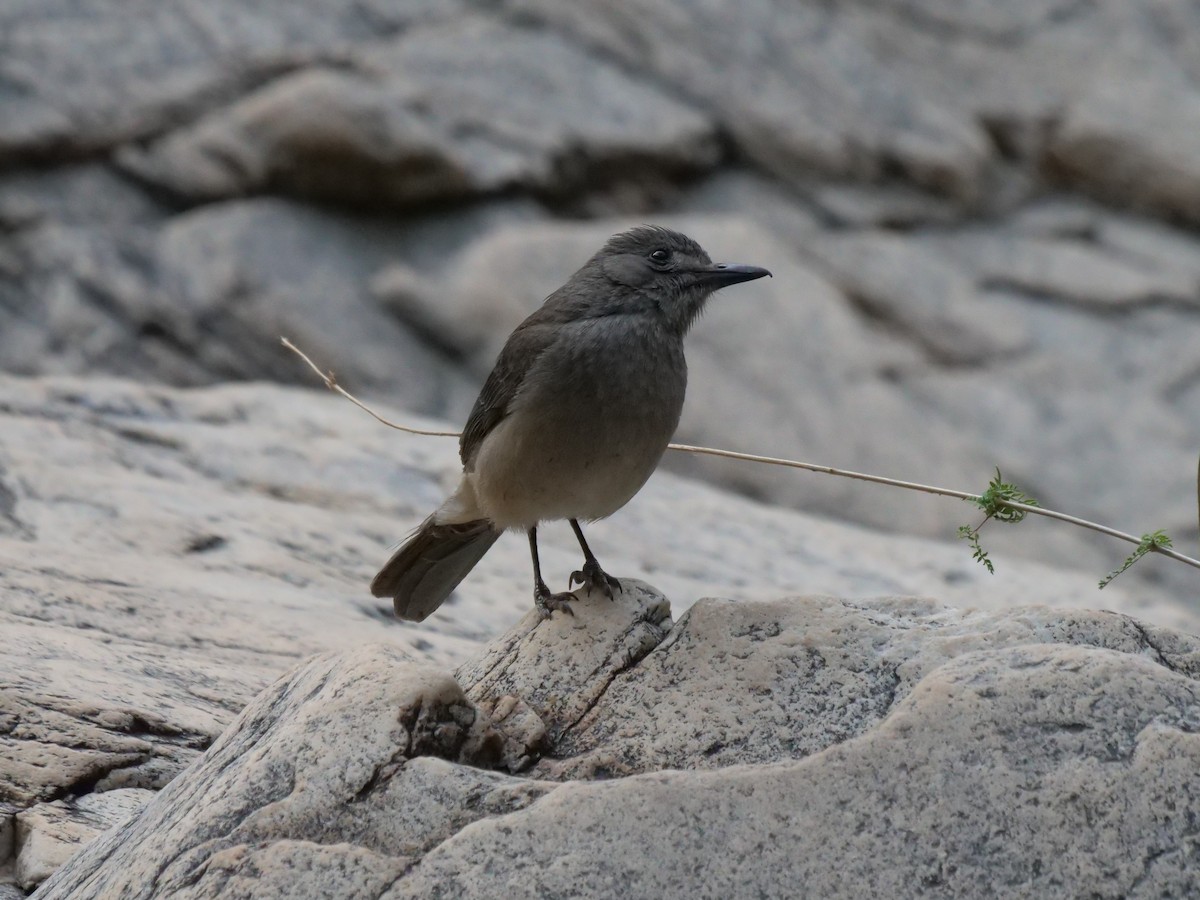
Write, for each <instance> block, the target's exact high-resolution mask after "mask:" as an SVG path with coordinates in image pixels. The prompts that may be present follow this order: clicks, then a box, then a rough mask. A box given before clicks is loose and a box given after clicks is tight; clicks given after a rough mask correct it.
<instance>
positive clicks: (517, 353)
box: [458, 307, 562, 469]
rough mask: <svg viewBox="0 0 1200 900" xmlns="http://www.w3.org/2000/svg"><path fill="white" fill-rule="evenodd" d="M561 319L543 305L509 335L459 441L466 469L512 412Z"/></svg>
mask: <svg viewBox="0 0 1200 900" xmlns="http://www.w3.org/2000/svg"><path fill="white" fill-rule="evenodd" d="M559 318H560V317H558V316H555V315H553V314H552V313H550V314H548V313H547V310H546V309H545V307H543V308H542V309H540V310H538V312H536V313H534V314H533V315H532V316H530V317H529V318H528V319H526V320H525V321H524V322H523V323H521V325H519V326H518V327H517V330H516V331H514V332H513V333H512V334H511V335H510V336H509V338H508V341H507V342H506V343H505V345H504V349H503V350H501V351H500V358H499V359H497V360H496V365H495V367H494V368H493V369H492V373H491V374H490V375H488V377H487V381H485V382H484V384H483V390H481V391H480V392H479V398H478V399H477V400H476V401H475V406H474V408H473V409H472V410H471V416H470V418H468V419H467V427H466V428H464V429H463V433H462V437H461V438H460V439H459V442H458V449H459V456H460V457H461V458H462V462H463V465H464V466H465V467H466V468H468V469H470V468H471V464H472V462H473V460H474V458H475V454H476V453H477V452H478V451H479V445H480V444H481V443H483V439H484V438H485V437H487V435H488V433H489V432H490V431H491V430H492V429H493V428H495V427H496V426H497V425H498V424H500V422H501V420H502V419H503V418H504V417H505V416H506V415H508V411H509V406H510V405H511V404H512V400H513V398H514V397H515V396H516V395H517V392H518V391H519V390H520V389H521V385H522V384H523V383H524V381H525V376H526V375H527V374H528V373H529V370H530V369H531V368H532V367H533V364H534V363H535V362H536V361H537V359H538V357H539V356H541V355H542V353H543V352H544V351H545V350H546V348H547V347H549V346H550V345H551V344H552V343H554V341H555V339H556V338H557V337H558V336H559V334H560V328H561V324H562V323H561V321H559Z"/></svg>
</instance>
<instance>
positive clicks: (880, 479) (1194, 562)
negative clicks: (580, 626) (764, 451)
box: [281, 338, 1200, 569]
mask: <svg viewBox="0 0 1200 900" xmlns="http://www.w3.org/2000/svg"><path fill="white" fill-rule="evenodd" d="M281 340H282V341H283V346H285V347H287V348H288V349H289V350H291V351H292V352H293V353H295V354H297V355H298V356H299V357H300V358H301V359H303V360H304V361H305V362H306V363H308V365H309V367H310V368H311V369H312V370H313V371H314V372H316V373H317V374H318V375H319V376H320V377H321V380H322V381H324V382H325V386H326V387H327V388H329V389H330V390H331V391H336V392H337V393H339V394H341V395H342V396H343V397H345V398H346V399H347V400H349V401H350V402H351V403H353V404H354V405H355V406H357V407H359V408H360V409H362V410H364V411H366V412H368V413H370V414H371V415H372V416H374V417H375V418H376V419H378V420H379V421H380V422H382V423H383V424H384V425H387V426H388V427H389V428H396V429H398V430H400V431H404V432H407V433H408V434H423V435H429V436H431V437H454V438H456V437H460V434H459V432H457V431H426V430H423V429H420V428H410V427H409V426H407V425H400V424H398V423H396V422H392V421H389V420H388V419H385V418H384V417H383V416H381V415H379V413H377V412H375V410H373V409H371V407H369V406H367V405H366V404H365V403H363V402H362V401H361V400H359V399H358V398H357V397H355V396H354V395H353V394H351V393H350V392H349V391H347V390H345V389H344V388H343V387H342V386H341V385H339V384H338V383H337V381H336V379H334V377H333V374H332V373H329V374H326V373H325V372H322V371H321V370H320V369H318V368H317V366H316V364H315V363H314V362H313V361H312V360H311V359H309V358H308V357H307V356H305V355H304V353H302V352H301V351H300V349H299V348H298V347H297V346H296V345H295V344H293V343H292V342H291V341H289V340H288V339H287V338H281ZM667 449H669V450H678V451H680V452H681V453H697V454H700V455H702V456H720V457H724V458H725V459H737V460H741V461H742V462H753V463H763V464H765V465H769V466H785V467H787V468H791V469H804V470H806V471H809V472H820V473H822V474H825V475H837V476H839V477H841V478H854V479H857V480H858V481H870V482H873V483H874V484H886V485H890V486H891V487H898V488H904V489H906V490H910V491H921V492H923V493H926V494H937V495H938V496H941V497H957V498H958V499H960V500H978V499H980V495H979V494H972V493H970V492H968V491H956V490H954V489H952V488H943V487H936V486H934V485H931V484H920V483H918V482H915V481H900V480H898V479H896V478H885V477H884V476H882V475H868V474H866V473H865V472H852V471H850V470H848V469H835V468H834V467H833V466H821V465H817V464H816V463H806V462H800V461H799V460H795V459H784V458H782V457H778V456H759V455H757V454H754V453H738V452H737V451H735V450H721V449H719V448H717V447H695V446H692V445H691V444H668V445H667ZM996 505H997V506H1004V507H1007V508H1008V509H1019V510H1021V511H1022V512H1027V513H1032V514H1034V515H1038V516H1045V517H1046V518H1047V519H1057V520H1058V521H1060V522H1067V523H1069V524H1071V525H1078V526H1079V527H1080V528H1087V529H1089V530H1090V531H1097V532H1099V533H1100V534H1106V535H1108V536H1109V537H1114V538H1117V539H1118V540H1121V541H1126V542H1128V543H1130V544H1134V545H1139V544H1141V543H1142V539H1141V538H1140V537H1137V536H1135V535H1132V534H1126V533H1125V532H1124V531H1117V530H1116V529H1115V528H1109V527H1108V526H1107V525H1100V524H1099V523H1097V522H1089V521H1088V520H1087V519H1080V518H1078V517H1076V516H1069V515H1067V514H1066V513H1060V512H1055V511H1054V510H1052V509H1046V508H1045V507H1041V506H1030V505H1029V504H1027V503H1017V502H1015V501H1012V500H997V501H996ZM1150 552H1153V553H1161V554H1162V555H1163V556H1168V557H1170V558H1171V559H1173V560H1176V561H1177V562H1181V563H1185V564H1186V565H1189V566H1191V567H1192V568H1195V569H1200V559H1193V558H1192V557H1190V556H1185V555H1184V554H1182V553H1180V552H1178V551H1177V550H1172V549H1170V548H1169V547H1158V546H1151V550H1150Z"/></svg>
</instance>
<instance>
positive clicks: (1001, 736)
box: [39, 586, 1200, 898]
mask: <svg viewBox="0 0 1200 900" xmlns="http://www.w3.org/2000/svg"><path fill="white" fill-rule="evenodd" d="M656 609H657V610H658V612H653V610H656ZM664 612H665V606H664V601H663V600H662V598H661V597H659V598H657V599H655V595H654V593H653V591H652V590H651V589H649V588H647V587H643V586H638V587H636V589H635V590H634V591H632V592H629V593H624V594H621V595H619V596H618V597H617V599H616V600H615V601H610V600H607V599H602V598H598V597H594V598H583V599H581V600H580V601H579V603H578V604H577V615H576V617H574V618H572V617H568V616H562V615H560V616H554V617H552V618H551V619H549V620H546V621H544V622H540V623H538V624H536V625H534V624H533V622H532V620H527V621H525V622H522V623H520V624H519V625H518V626H517V627H516V628H515V629H514V630H513V631H512V632H511V633H510V634H508V635H506V636H504V637H502V638H501V639H500V640H499V641H497V642H496V643H495V644H493V645H492V647H491V648H489V650H488V651H487V653H486V654H485V655H484V656H482V657H480V658H479V659H478V660H477V661H476V662H474V663H472V664H470V665H469V666H468V667H467V668H466V669H464V670H462V674H460V677H475V678H478V677H479V676H480V675H482V680H478V681H476V687H475V688H474V689H473V690H472V696H474V697H477V698H478V699H476V700H474V701H473V700H472V699H471V698H470V697H468V695H467V694H466V693H465V692H464V691H463V690H462V688H460V687H459V685H458V684H456V683H455V681H454V680H453V679H452V678H450V676H448V675H445V674H441V673H440V672H439V671H437V670H436V669H433V668H430V667H427V666H422V665H417V664H414V663H412V662H411V661H409V660H408V659H406V658H405V657H404V656H403V655H401V654H398V653H396V651H395V650H393V649H390V648H382V647H371V646H367V647H363V648H360V649H358V650H356V651H353V652H350V653H346V654H341V655H336V654H327V655H324V656H321V657H318V658H316V659H314V660H312V661H311V662H309V663H307V664H305V665H304V666H302V667H300V668H298V669H297V670H295V671H294V672H292V673H291V674H289V675H287V676H285V677H284V678H283V679H281V680H280V681H279V682H277V683H276V684H275V685H273V686H272V687H271V688H269V689H268V690H267V691H265V692H264V693H263V694H262V695H261V696H259V697H258V698H257V699H256V700H255V701H254V702H252V703H251V704H250V705H249V706H248V707H247V708H246V710H245V711H244V712H243V713H242V715H241V716H240V717H239V718H238V720H237V721H236V722H235V723H234V724H233V725H232V726H231V728H230V729H229V731H228V732H226V734H225V735H224V736H223V737H222V738H221V740H220V741H219V742H218V743H217V744H215V745H214V746H213V747H212V748H211V749H210V750H209V751H208V753H206V754H205V756H204V757H203V759H201V760H200V761H198V762H197V764H196V765H194V766H193V767H192V768H191V769H189V770H188V771H187V772H185V773H183V774H182V775H181V776H180V777H179V778H178V779H177V780H176V781H175V782H173V783H172V784H171V785H170V786H168V787H167V788H166V789H164V790H163V791H162V792H160V793H159V795H158V796H157V797H156V798H155V799H154V800H153V801H151V803H150V804H149V805H148V806H147V807H146V809H145V810H144V811H143V813H142V814H141V815H140V816H138V817H137V818H136V819H133V820H131V821H130V822H129V823H127V824H126V825H125V826H124V827H123V828H121V829H119V830H116V831H113V832H110V833H108V834H106V835H104V836H103V837H101V838H99V839H97V840H96V841H94V842H93V843H92V844H90V845H89V846H88V847H87V848H85V849H84V850H83V852H82V853H80V854H79V855H78V856H76V857H74V858H73V859H72V860H71V861H70V862H69V863H67V864H66V865H65V866H64V867H63V868H62V869H60V870H59V871H58V872H57V873H56V874H55V875H54V876H52V878H51V879H50V880H49V881H47V882H46V883H45V884H44V885H43V886H42V888H41V890H40V893H39V897H41V898H57V897H64V898H65V897H71V896H78V895H79V894H80V892H84V891H86V892H88V893H90V894H91V895H93V896H120V895H128V896H138V897H144V898H154V897H159V896H173V897H175V896H183V897H190V898H199V897H211V896H222V895H224V896H227V895H228V894H227V892H228V890H229V889H230V885H235V886H236V890H237V891H238V892H239V896H245V897H272V896H279V895H280V894H282V893H288V894H289V895H292V896H305V897H307V896H313V897H316V896H329V895H330V893H331V892H336V894H337V895H338V896H346V897H360V896H361V897H373V896H384V897H418V896H449V895H455V896H458V895H462V896H479V897H498V896H503V895H511V894H514V893H520V894H526V893H537V894H539V895H542V896H569V895H578V894H579V893H580V886H581V885H586V889H585V891H584V893H585V895H587V896H595V897H615V896H637V897H642V896H645V897H650V896H664V895H674V894H678V893H688V894H696V895H697V896H729V895H733V894H741V893H744V892H745V891H747V890H751V891H753V892H754V893H756V894H760V895H764V896H786V895H790V894H791V893H793V892H794V889H795V885H797V884H804V885H806V886H807V887H808V888H809V889H811V890H813V891H814V892H816V893H819V894H820V895H821V896H830V897H852V896H861V895H862V894H863V893H864V892H866V893H869V892H871V891H872V890H875V889H876V886H878V885H882V886H883V888H882V889H883V890H885V891H886V892H887V894H888V896H895V897H915V896H923V895H925V894H926V893H927V892H928V891H930V890H938V891H939V892H943V893H945V894H946V895H947V896H988V895H992V894H993V893H996V892H1003V891H1005V890H1007V889H1010V888H1014V886H1015V887H1018V888H1020V889H1021V890H1023V891H1025V892H1028V893H1030V894H1036V895H1038V896H1048V897H1057V896H1064V897H1065V896H1075V895H1077V892H1078V890H1080V888H1081V886H1082V888H1083V889H1085V890H1089V891H1094V892H1102V891H1104V890H1109V891H1112V892H1114V893H1116V894H1119V895H1122V896H1140V895H1143V894H1144V895H1147V896H1149V895H1154V896H1160V895H1163V894H1186V893H1188V892H1190V891H1191V890H1193V889H1194V888H1195V887H1196V874H1195V869H1194V867H1193V866H1191V864H1190V860H1189V858H1188V851H1187V847H1188V843H1187V842H1188V834H1189V829H1190V825H1189V823H1190V822H1191V821H1192V820H1193V819H1194V817H1195V815H1196V811H1197V810H1198V809H1200V790H1198V788H1197V785H1196V781H1195V778H1194V771H1195V766H1196V764H1197V762H1200V747H1198V746H1197V745H1196V741H1195V739H1194V732H1195V730H1196V728H1197V727H1198V723H1200V685H1198V684H1197V680H1196V679H1197V677H1198V676H1200V664H1198V662H1197V660H1200V641H1198V640H1197V639H1195V638H1192V637H1189V636H1187V635H1185V634H1183V633H1181V632H1175V631H1172V630H1170V629H1163V628H1156V627H1154V626H1148V625H1146V624H1144V623H1140V622H1138V621H1136V620H1133V619H1129V618H1126V617H1123V616H1116V615H1111V614H1098V613H1087V612H1077V613H1067V614H1064V613H1061V612H1059V613H1055V612H1052V611H1050V610H1046V609H1038V608H1021V609H1016V610H1010V611H1006V612H1002V613H992V614H970V613H968V614H963V613H958V612H955V611H953V610H949V609H946V608H944V607H941V606H939V605H938V604H936V603H934V602H931V601H925V600H912V599H893V600H877V601H869V602H864V603H854V604H852V603H847V602H846V601H842V600H836V599H832V598H807V599H806V598H790V599H788V600H780V601H776V602H772V603H733V602H730V601H720V600H707V601H703V602H702V603H700V604H697V605H696V606H695V607H693V609H692V611H691V612H690V613H689V614H688V615H686V616H685V617H684V618H683V619H681V620H680V621H679V622H678V623H677V624H676V625H675V626H674V627H673V628H671V629H670V630H669V633H668V632H667V631H666V630H665V629H659V630H658V635H659V636H661V635H663V634H666V638H665V640H662V641H661V643H659V644H658V646H657V647H656V648H652V647H649V646H648V645H649V644H653V642H654V638H650V640H649V641H648V642H647V641H646V640H644V638H647V637H650V634H651V632H649V631H647V630H646V629H647V627H648V626H650V627H657V625H660V624H665V622H666V621H667V620H664V619H663V618H662V615H663V613H664ZM648 614H649V618H647V616H648ZM656 622H657V624H656ZM634 634H640V635H641V637H638V638H636V639H635V640H633V641H632V643H631V641H630V637H631V636H632V635H634ZM635 646H636V647H637V648H638V649H637V650H633V651H632V652H628V651H631V650H632V648H633V647H635ZM622 648H626V649H625V650H623V649H622ZM647 649H649V652H648V653H647V652H646V651H647ZM581 654H582V656H581ZM622 654H626V662H625V664H624V665H623V666H622V667H620V668H616V669H613V668H610V667H609V666H608V665H607V664H605V663H603V662H602V663H601V664H600V665H599V667H598V668H596V669H595V670H594V671H592V672H591V673H590V674H585V673H586V670H587V667H588V665H589V663H588V658H589V657H590V658H591V659H593V660H597V661H604V660H615V659H618V658H620V657H621V656H622ZM581 676H582V677H581ZM560 677H561V679H562V680H561V681H560V680H559V679H560ZM493 691H495V692H500V693H503V694H504V695H505V696H509V697H513V699H514V700H516V701H523V702H526V703H527V706H528V708H529V709H531V710H532V709H539V708H540V709H541V710H543V711H544V712H545V714H546V715H547V717H548V723H547V724H549V723H550V722H553V721H555V720H556V719H557V721H558V722H559V726H554V725H551V727H549V728H548V729H547V732H548V733H549V734H550V735H552V737H550V739H549V746H548V747H546V748H545V749H544V750H542V751H540V752H539V755H542V761H541V762H539V763H538V765H537V766H536V767H535V769H534V773H532V774H535V776H536V775H540V776H541V777H540V778H538V777H534V778H529V777H512V776H507V775H500V774H496V773H494V772H491V771H488V769H487V767H488V766H491V765H496V764H501V765H503V764H504V761H503V759H502V758H501V756H500V754H499V752H498V751H499V748H500V746H501V745H502V744H503V743H504V740H505V738H504V735H503V734H502V727H498V726H497V724H496V722H495V721H494V720H492V719H491V718H490V717H489V716H488V714H487V713H486V712H485V711H484V709H483V708H482V704H486V703H489V702H490V701H492V700H494V699H496V695H495V693H493ZM512 691H515V692H516V693H515V694H512V693H510V692H512ZM564 701H565V705H564ZM573 702H580V703H583V704H584V705H585V706H586V712H585V714H584V716H583V717H582V718H581V719H578V720H577V722H576V723H574V724H572V723H571V722H570V719H573V718H574V717H575V713H574V712H570V713H569V715H568V716H567V718H566V719H562V718H561V716H560V714H561V713H562V712H563V711H564V710H566V709H567V707H568V706H569V705H570V704H571V703H573ZM534 715H536V714H534ZM632 772H642V773H644V774H640V775H631V774H630V773H632ZM614 774H622V775H629V777H622V778H607V777H605V776H610V775H614ZM546 776H549V778H547V777H546ZM580 776H583V777H585V778H589V777H590V778H592V779H595V778H600V779H601V780H591V781H588V780H571V781H562V780H561V779H562V778H564V777H572V778H579V777H580ZM947 821H952V822H953V823H954V827H953V828H949V829H948V828H947V827H946V822H947ZM1001 848H1002V851H1003V852H1000V850H1001ZM223 892H224V893H223ZM297 892H299V893H297Z"/></svg>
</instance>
